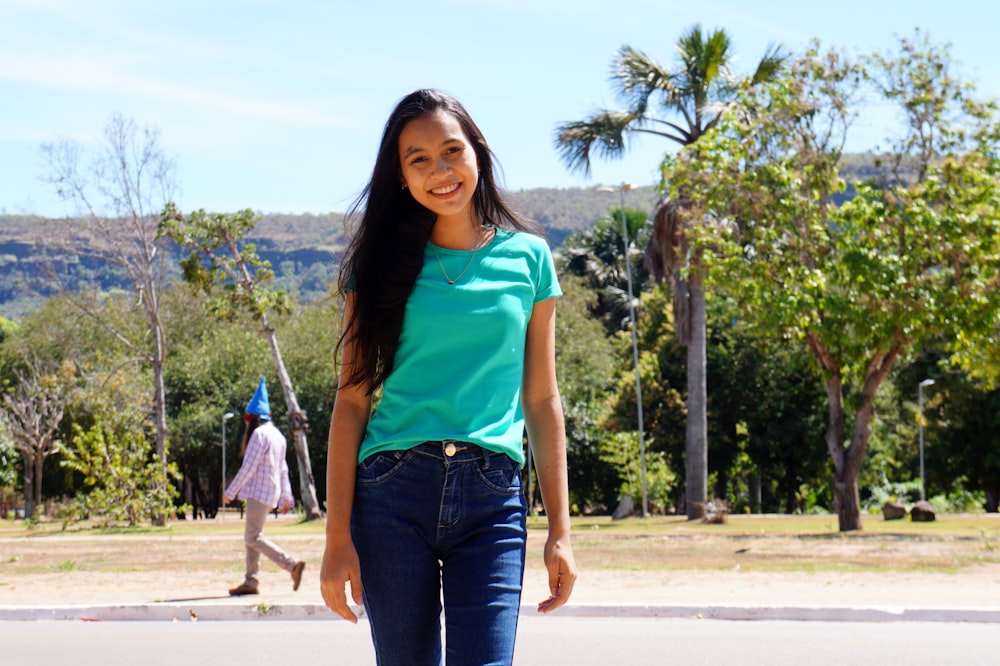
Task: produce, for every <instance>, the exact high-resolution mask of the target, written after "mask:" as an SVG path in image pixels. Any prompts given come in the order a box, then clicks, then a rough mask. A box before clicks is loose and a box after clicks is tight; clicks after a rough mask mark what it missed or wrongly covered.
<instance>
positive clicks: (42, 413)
mask: <svg viewBox="0 0 1000 666" xmlns="http://www.w3.org/2000/svg"><path fill="white" fill-rule="evenodd" d="M17 380H18V383H17V386H16V387H15V388H14V391H13V393H8V394H6V395H4V396H3V406H2V408H0V422H2V424H3V427H4V428H6V430H7V432H8V434H9V435H10V438H11V440H12V441H13V443H14V448H16V449H17V450H18V451H19V452H20V454H21V458H22V460H23V461H24V515H25V517H31V516H32V515H34V513H35V509H36V508H37V507H39V506H40V505H41V503H42V464H43V463H44V462H45V459H46V458H48V457H49V456H51V455H52V454H54V453H58V451H59V447H60V442H59V440H58V439H57V438H56V431H57V429H58V428H59V424H60V422H62V418H63V412H64V411H65V408H66V402H67V401H68V399H69V397H68V396H69V392H68V391H67V390H66V383H65V382H63V381H61V379H60V376H59V374H58V372H47V371H45V370H43V369H42V368H41V367H40V364H39V363H38V362H37V361H36V362H32V363H30V364H29V368H28V370H27V371H26V372H24V373H18V374H17Z"/></svg>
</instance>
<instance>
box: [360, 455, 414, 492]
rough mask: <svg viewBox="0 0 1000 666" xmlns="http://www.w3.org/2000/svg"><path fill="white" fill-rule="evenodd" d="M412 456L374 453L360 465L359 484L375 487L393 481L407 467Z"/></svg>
mask: <svg viewBox="0 0 1000 666" xmlns="http://www.w3.org/2000/svg"><path fill="white" fill-rule="evenodd" d="M411 457H412V454H410V453H407V452H405V451H381V452H379V453H373V454H371V455H370V456H368V457H367V458H365V459H364V460H362V461H361V463H360V464H359V465H358V473H357V481H356V482H357V483H358V484H359V485H366V486H374V485H378V484H380V483H382V482H384V481H387V480H388V479H391V478H392V477H393V476H394V475H395V474H396V473H398V472H399V470H401V469H403V467H405V466H406V462H407V461H408V460H409V459H410V458H411Z"/></svg>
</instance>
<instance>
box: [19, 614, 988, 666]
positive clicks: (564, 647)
mask: <svg viewBox="0 0 1000 666" xmlns="http://www.w3.org/2000/svg"><path fill="white" fill-rule="evenodd" d="M998 653H1000V631H998V630H997V627H996V625H995V624H990V623H961V622H934V623H923V622H898V623H897V622H876V623H864V622H788V621H756V622H734V621H725V620H705V619H678V618H627V619H625V618H608V617H557V616H550V617H537V616H529V617H523V618H522V621H521V627H520V630H519V636H518V648H517V657H516V660H515V663H516V664H517V665H518V666H554V665H555V666H559V665H562V664H573V665H574V666H588V665H590V664H594V665H598V664H600V665H608V664H611V665H616V664H617V665H619V666H623V665H629V666H631V665H640V664H656V665H657V666H661V665H662V666H669V665H670V664H684V665H685V666H695V665H705V666H726V665H730V664H739V666H765V665H767V666H773V665H775V664H795V665H799V664H803V663H808V664H809V665H810V666H853V665H862V664H864V665H868V664H878V665H880V666H881V665H896V664H900V665H904V664H905V665H906V666H942V664H961V665H962V666H979V665H984V666H985V665H986V664H989V665H991V666H992V665H994V664H996V663H997V655H998ZM0 654H2V655H3V658H2V661H3V663H5V664H43V665H48V664H60V663H65V664H73V665H74V666H115V665H118V664H144V665H147V666H177V664H211V665H212V666H228V665H230V664H232V665H234V666H248V665H250V664H316V665H317V666H320V665H322V664H337V665H340V664H346V665H349V666H361V665H364V664H373V663H374V657H373V654H372V651H371V647H370V644H369V637H368V626H367V625H366V623H365V622H364V621H362V622H361V623H359V624H358V625H357V626H354V625H350V624H348V623H346V622H341V621H326V620H301V621H281V620H272V621H259V622H247V621H235V622H234V621H219V622H205V621H199V622H182V621H178V622H79V621H76V622H67V621H59V622H49V621H13V622H0Z"/></svg>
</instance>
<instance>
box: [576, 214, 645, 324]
mask: <svg viewBox="0 0 1000 666" xmlns="http://www.w3.org/2000/svg"><path fill="white" fill-rule="evenodd" d="M621 213H622V211H621V209H619V208H616V209H612V210H611V212H610V213H609V214H608V215H607V216H605V217H602V218H600V219H598V220H597V221H596V222H595V223H594V226H593V227H591V228H590V229H587V230H585V231H578V232H576V233H573V234H570V235H569V236H568V237H567V238H566V240H565V241H563V244H562V245H561V246H560V247H559V249H558V250H557V251H556V262H557V266H558V267H559V270H561V271H562V272H563V273H568V274H571V275H575V276H578V277H580V278H582V279H583V280H584V281H585V284H586V285H587V288H588V289H590V290H591V291H593V292H594V293H595V294H596V296H597V300H596V302H595V303H594V304H593V305H592V306H591V308H590V311H591V313H592V314H593V316H594V317H596V318H598V319H599V320H601V321H603V322H604V326H605V329H606V331H607V333H608V334H609V335H611V334H613V333H615V332H616V331H622V330H628V327H629V295H628V276H627V275H626V271H625V239H624V237H623V235H622V222H621ZM625 223H626V224H627V225H628V234H629V240H630V243H629V248H628V251H629V253H630V254H629V259H630V265H631V267H632V284H633V290H634V292H636V293H638V292H639V291H641V290H642V286H643V285H644V284H646V282H648V280H649V271H648V270H647V269H646V267H645V265H644V263H643V259H642V257H643V252H642V249H641V248H643V247H645V246H646V242H647V241H648V239H649V231H650V227H649V216H647V215H646V214H645V213H644V212H642V211H638V210H633V209H626V210H625ZM633 296H634V295H633Z"/></svg>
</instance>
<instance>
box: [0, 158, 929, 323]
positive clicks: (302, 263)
mask: <svg viewBox="0 0 1000 666" xmlns="http://www.w3.org/2000/svg"><path fill="white" fill-rule="evenodd" d="M841 175H842V177H843V178H844V180H845V181H846V182H847V184H848V187H847V191H846V192H844V193H843V194H842V195H839V196H838V197H837V201H838V202H839V201H842V200H843V199H846V198H850V197H851V196H852V194H853V185H854V183H857V182H860V181H863V180H868V179H873V178H880V177H881V178H885V177H886V164H884V163H883V161H882V159H881V158H880V157H879V156H876V155H873V154H868V153H865V154H850V155H844V156H843V158H842V159H841ZM912 176H913V174H912V171H907V172H904V173H902V174H901V177H903V178H904V179H907V178H910V177H912ZM597 188H598V186H597V185H596V184H595V185H594V186H593V187H589V188H534V189H528V190H517V191H509V192H508V193H507V195H508V199H509V202H510V203H511V205H512V207H513V208H515V209H516V210H518V211H519V212H521V213H522V214H524V215H526V216H527V217H529V218H531V219H533V220H535V221H537V222H538V223H539V224H541V225H542V228H543V229H544V230H545V232H546V234H547V237H548V241H549V244H550V245H551V246H552V247H558V246H559V245H561V244H562V242H563V241H564V240H565V239H566V237H567V236H568V235H569V234H571V233H573V232H575V231H580V230H583V229H587V228H589V227H590V226H591V225H592V224H593V222H594V220H596V219H598V218H600V217H602V216H605V215H607V214H608V213H609V212H610V211H611V210H612V209H614V208H617V207H618V206H619V205H620V201H621V199H620V198H619V197H620V195H619V193H618V192H617V186H616V187H615V189H616V191H615V192H613V193H606V192H599V191H598V189H597ZM624 198H625V206H626V207H627V208H634V209H637V210H642V211H646V212H647V213H649V214H652V211H653V210H654V209H655V207H656V201H657V199H658V194H657V191H656V188H655V187H652V186H646V187H638V188H635V189H633V190H630V191H628V192H626V193H625V197H624ZM45 222H46V220H45V219H44V218H41V217H38V216H33V215H0V316H3V317H6V318H9V319H14V320H17V319H18V318H19V317H21V316H23V315H24V314H25V313H26V312H28V311H29V310H30V309H31V308H33V307H35V306H36V305H37V303H38V302H40V300H41V299H43V298H45V297H46V296H48V295H49V294H50V293H51V290H49V289H47V288H46V286H45V285H44V283H43V281H42V280H41V274H40V251H39V248H40V247H44V245H45V238H44V236H43V234H44V229H45V224H44V223H45ZM250 239H251V240H253V242H254V243H255V244H256V245H257V249H258V252H259V253H260V255H261V256H262V257H263V258H264V259H266V260H268V261H270V262H271V265H272V266H273V267H274V269H275V274H276V284H277V286H278V287H279V288H282V289H286V290H288V291H290V292H292V293H295V294H296V296H297V297H298V298H299V299H301V300H304V301H309V300H313V299H315V298H321V297H323V296H325V295H326V294H327V292H328V285H329V284H330V283H331V282H332V281H333V280H335V279H336V274H337V263H338V261H339V258H340V253H341V252H342V251H343V249H344V246H345V229H344V213H342V212H330V213H322V214H311V213H306V214H303V215H292V214H281V213H264V214H262V215H261V220H260V223H259V224H258V225H257V228H256V229H255V230H254V231H253V233H252V234H251V235H250ZM179 258H180V253H177V256H176V257H174V259H179ZM64 265H65V266H67V267H68V268H67V270H69V271H70V272H71V273H72V275H71V278H72V279H73V280H74V281H76V282H78V283H89V284H98V285H100V286H101V288H114V287H120V286H122V283H121V279H120V276H118V275H117V274H116V273H115V272H114V270H112V269H109V267H107V266H101V265H97V264H95V263H94V262H88V261H85V260H79V261H77V260H75V259H74V260H71V261H67V262H65V264H64Z"/></svg>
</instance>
